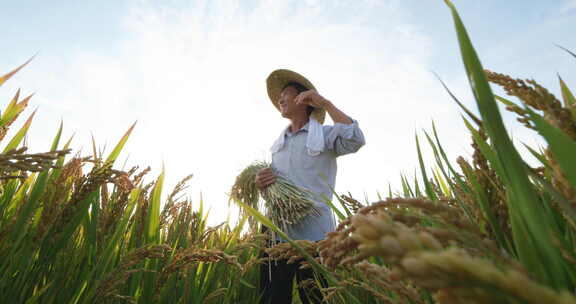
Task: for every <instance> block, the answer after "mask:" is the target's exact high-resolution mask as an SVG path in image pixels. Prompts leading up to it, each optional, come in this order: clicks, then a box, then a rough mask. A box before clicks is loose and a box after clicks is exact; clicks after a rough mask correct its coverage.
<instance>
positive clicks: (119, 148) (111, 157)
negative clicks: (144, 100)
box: [106, 122, 136, 163]
mask: <svg viewBox="0 0 576 304" xmlns="http://www.w3.org/2000/svg"><path fill="white" fill-rule="evenodd" d="M135 126H136V122H135V123H134V124H132V126H131V127H130V128H129V129H128V131H126V133H125V134H124V136H122V138H121V139H120V141H119V142H118V144H116V147H114V149H113V150H112V152H111V153H110V155H108V158H107V159H106V162H107V163H114V161H115V160H116V158H118V155H119V154H120V151H122V148H124V144H126V141H128V138H129V137H130V134H131V133H132V130H133V129H134V127H135Z"/></svg>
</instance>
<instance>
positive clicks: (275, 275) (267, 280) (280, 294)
mask: <svg viewBox="0 0 576 304" xmlns="http://www.w3.org/2000/svg"><path fill="white" fill-rule="evenodd" d="M260 256H261V257H265V258H268V254H266V253H265V252H264V253H262V254H261V255H260ZM299 266H300V263H298V262H295V263H292V264H288V263H287V260H270V261H269V262H268V261H267V262H265V263H264V264H262V265H261V266H260V294H261V295H262V297H261V298H260V304H292V289H293V285H292V282H293V281H294V276H296V281H297V283H298V284H300V282H302V281H305V280H307V279H311V280H314V271H313V270H312V269H310V268H308V269H298V267H299ZM316 275H317V276H318V277H319V278H318V280H319V281H320V284H321V285H322V287H328V284H327V282H326V279H325V278H324V277H323V276H322V275H321V274H316ZM305 285H306V286H304V287H301V286H299V287H298V293H299V295H300V301H302V303H303V304H309V303H323V302H322V293H321V292H320V289H318V286H317V285H316V281H315V280H314V283H313V284H305Z"/></svg>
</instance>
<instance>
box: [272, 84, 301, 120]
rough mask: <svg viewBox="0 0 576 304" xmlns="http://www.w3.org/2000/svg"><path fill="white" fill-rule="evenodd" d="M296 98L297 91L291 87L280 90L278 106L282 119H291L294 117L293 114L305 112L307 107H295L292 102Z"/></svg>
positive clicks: (294, 103)
mask: <svg viewBox="0 0 576 304" xmlns="http://www.w3.org/2000/svg"><path fill="white" fill-rule="evenodd" d="M296 96H298V91H297V90H296V89H295V88H294V87H292V86H288V87H286V88H284V90H282V93H280V99H278V106H279V107H280V113H281V114H282V117H285V118H291V117H294V114H295V113H298V112H300V111H304V112H305V111H306V107H307V105H305V104H300V105H296V102H295V100H294V99H295V98H296Z"/></svg>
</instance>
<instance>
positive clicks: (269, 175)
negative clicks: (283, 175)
mask: <svg viewBox="0 0 576 304" xmlns="http://www.w3.org/2000/svg"><path fill="white" fill-rule="evenodd" d="M275 182H276V175H275V174H274V172H272V169H270V168H265V169H262V170H260V171H258V173H257V174H256V187H258V189H260V190H264V189H265V188H266V187H268V186H270V185H272V184H273V183H275Z"/></svg>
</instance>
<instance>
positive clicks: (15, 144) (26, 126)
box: [2, 111, 36, 153]
mask: <svg viewBox="0 0 576 304" xmlns="http://www.w3.org/2000/svg"><path fill="white" fill-rule="evenodd" d="M34 114H36V111H34V112H33V113H32V114H31V115H30V117H28V120H26V122H25V123H24V125H23V126H22V128H20V130H19V131H18V133H16V135H14V137H13V138H12V139H11V140H10V142H9V143H8V145H6V147H5V148H4V151H2V153H6V152H8V151H10V150H12V149H16V148H17V147H18V145H20V143H21V142H22V139H24V136H26V133H27V132H28V129H29V128H30V125H31V124H32V119H33V118H34Z"/></svg>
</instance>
